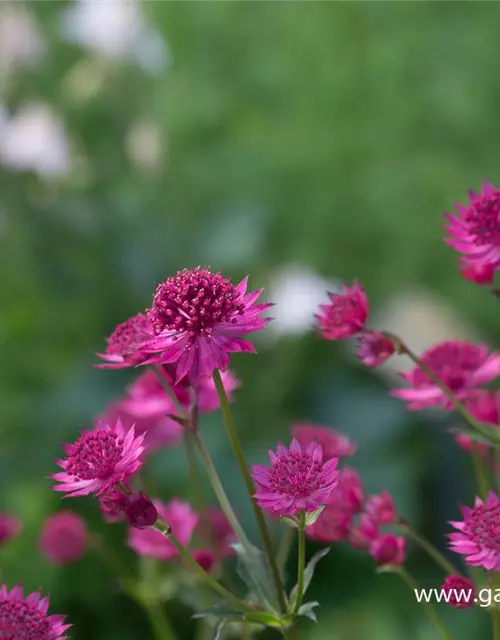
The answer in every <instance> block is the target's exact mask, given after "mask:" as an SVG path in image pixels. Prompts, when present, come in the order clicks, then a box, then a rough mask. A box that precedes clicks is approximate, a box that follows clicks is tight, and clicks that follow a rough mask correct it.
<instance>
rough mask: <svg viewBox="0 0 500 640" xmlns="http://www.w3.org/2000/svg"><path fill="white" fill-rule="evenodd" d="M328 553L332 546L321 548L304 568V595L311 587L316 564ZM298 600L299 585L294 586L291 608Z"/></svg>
mask: <svg viewBox="0 0 500 640" xmlns="http://www.w3.org/2000/svg"><path fill="white" fill-rule="evenodd" d="M328 553H330V547H326V548H325V549H321V550H320V551H318V552H317V553H315V554H314V555H313V557H312V558H311V559H310V560H309V562H308V564H307V567H306V568H305V570H304V593H303V594H302V595H304V594H305V592H306V591H307V589H308V588H309V585H310V584H311V580H312V578H313V575H314V571H315V570H316V565H317V564H318V562H319V561H320V560H321V558H324V557H325V556H326V555H327V554H328ZM296 601H297V585H295V586H294V588H293V589H292V591H291V593H290V609H291V610H292V609H293V607H294V606H295V603H296Z"/></svg>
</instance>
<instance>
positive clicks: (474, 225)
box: [445, 182, 500, 268]
mask: <svg viewBox="0 0 500 640" xmlns="http://www.w3.org/2000/svg"><path fill="white" fill-rule="evenodd" d="M455 206H456V209H457V212H458V215H457V216H455V215H451V214H449V213H447V214H445V218H446V219H447V221H448V223H449V224H448V226H447V227H446V228H445V230H446V231H447V233H449V234H450V237H449V238H445V242H447V243H448V244H449V245H450V246H451V247H453V248H454V249H456V250H457V251H458V252H459V253H461V254H463V255H464V256H465V259H466V260H467V263H468V264H470V265H474V266H477V267H481V266H485V265H491V266H493V267H494V268H498V267H500V225H499V220H500V191H499V190H498V189H496V188H495V187H494V186H493V185H492V184H491V183H489V182H484V183H483V185H482V190H481V193H475V192H474V191H469V204H468V205H466V206H464V205H461V204H457V205H455Z"/></svg>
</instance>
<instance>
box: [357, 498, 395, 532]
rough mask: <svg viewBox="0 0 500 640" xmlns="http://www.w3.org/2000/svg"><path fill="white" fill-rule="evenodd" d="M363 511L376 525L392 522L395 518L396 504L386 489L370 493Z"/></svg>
mask: <svg viewBox="0 0 500 640" xmlns="http://www.w3.org/2000/svg"><path fill="white" fill-rule="evenodd" d="M365 512H366V513H367V515H368V516H369V517H370V518H371V519H372V520H373V522H375V523H376V524H378V525H383V524H392V523H393V522H394V520H395V519H396V515H397V514H396V506H395V505H394V500H393V499H392V496H391V494H390V493H389V492H388V491H383V492H382V493H380V494H378V495H372V496H370V497H369V498H368V500H367V501H366V504H365Z"/></svg>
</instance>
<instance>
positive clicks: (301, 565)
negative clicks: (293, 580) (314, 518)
mask: <svg viewBox="0 0 500 640" xmlns="http://www.w3.org/2000/svg"><path fill="white" fill-rule="evenodd" d="M305 529H306V511H305V509H302V510H301V512H300V516H299V527H298V529H297V533H298V536H299V554H298V561H297V602H296V603H295V607H294V611H293V612H294V613H295V615H297V613H298V611H299V609H300V607H301V606H302V598H303V597H304V569H305V568H306V534H305Z"/></svg>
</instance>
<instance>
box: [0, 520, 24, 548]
mask: <svg viewBox="0 0 500 640" xmlns="http://www.w3.org/2000/svg"><path fill="white" fill-rule="evenodd" d="M20 531H21V521H20V520H19V518H16V517H14V516H10V515H7V514H5V513H0V546H2V545H4V544H7V543H8V542H10V541H11V540H12V538H15V537H16V536H17V535H18V533H19V532H20Z"/></svg>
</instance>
